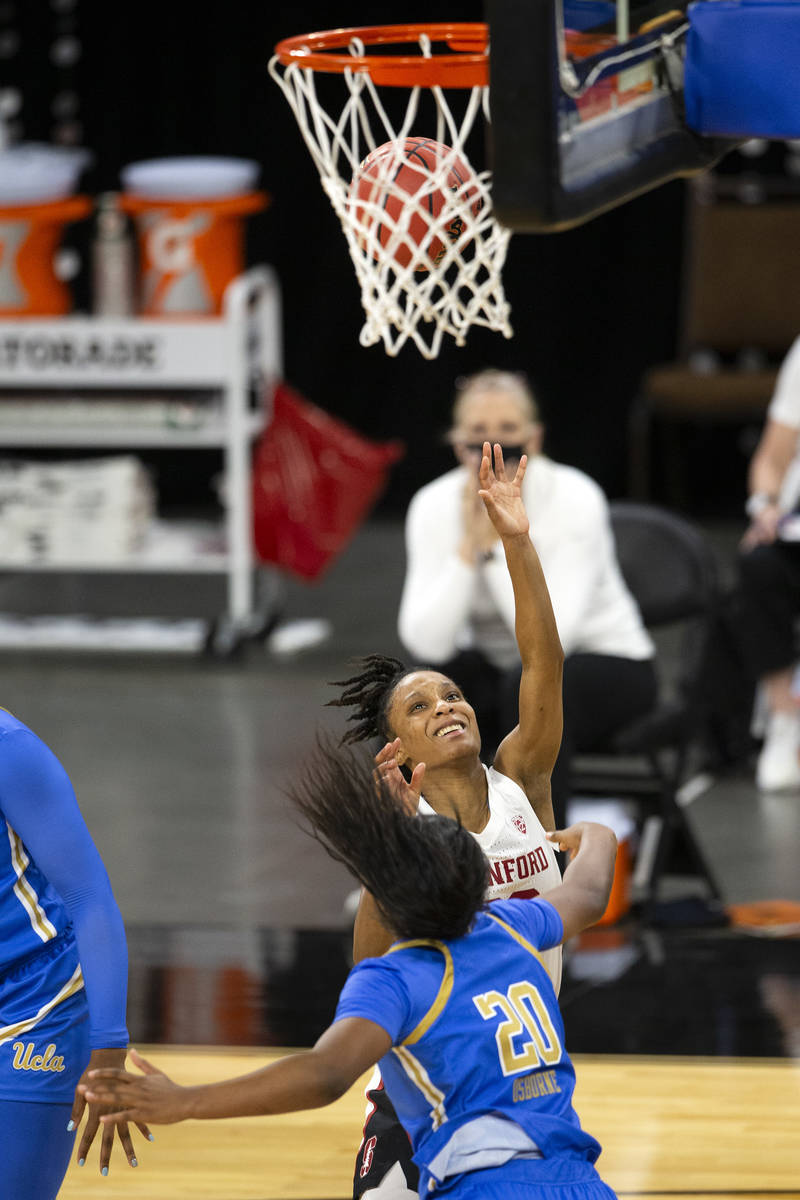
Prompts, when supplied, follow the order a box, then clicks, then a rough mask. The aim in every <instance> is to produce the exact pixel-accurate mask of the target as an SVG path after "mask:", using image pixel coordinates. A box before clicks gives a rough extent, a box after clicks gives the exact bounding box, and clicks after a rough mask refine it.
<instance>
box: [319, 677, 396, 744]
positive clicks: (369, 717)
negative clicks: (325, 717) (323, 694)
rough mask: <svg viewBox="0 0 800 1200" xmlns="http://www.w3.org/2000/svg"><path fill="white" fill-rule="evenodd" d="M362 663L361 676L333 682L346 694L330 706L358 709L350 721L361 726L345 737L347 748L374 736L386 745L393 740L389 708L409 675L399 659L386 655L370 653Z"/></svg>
mask: <svg viewBox="0 0 800 1200" xmlns="http://www.w3.org/2000/svg"><path fill="white" fill-rule="evenodd" d="M360 663H361V670H360V671H359V672H358V674H357V675H351V677H350V678H349V679H334V680H332V683H333V686H334V687H340V688H343V689H344V691H343V692H342V694H341V695H340V696H339V697H338V699H336V700H329V701H328V704H329V705H330V706H332V707H333V708H354V709H355V712H351V713H350V715H349V717H348V718H347V719H348V721H355V722H357V724H356V725H355V727H354V728H353V729H348V730H347V732H346V733H345V735H344V736H343V738H342V745H343V746H346V745H348V744H352V743H353V742H363V741H366V740H367V739H368V738H373V737H377V738H380V739H381V741H384V742H388V741H389V740H390V735H391V729H390V728H389V720H388V716H389V705H390V704H391V700H392V694H393V692H394V689H395V688H396V687H397V685H398V683H399V682H400V680H401V679H403V678H404V677H405V676H406V675H407V674H408V668H407V667H406V666H405V665H404V664H403V663H401V662H400V659H399V658H390V657H388V656H386V655H383V654H368V655H366V656H365V657H364V658H362V659H361V660H360Z"/></svg>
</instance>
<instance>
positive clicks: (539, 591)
mask: <svg viewBox="0 0 800 1200" xmlns="http://www.w3.org/2000/svg"><path fill="white" fill-rule="evenodd" d="M489 456H490V447H489V444H488V443H486V444H485V445H484V451H483V461H482V462H481V470H480V481H481V489H480V496H481V498H482V499H483V502H484V504H485V505H486V510H487V512H488V514H489V518H490V519H491V521H492V524H493V525H494V527H495V529H496V530H497V532H498V534H499V536H500V540H501V542H502V545H503V551H504V553H505V558H506V565H507V567H508V573H509V575H510V577H511V584H512V587H513V589H514V611H515V624H514V632H515V636H516V639H517V646H518V648H519V654H520V660H521V663H522V677H521V680H520V691H519V724H518V725H517V726H516V727H515V728H514V729H513V730H512V731H511V732H510V733H509V734H508V735H507V737H506V738H505V739H504V740H503V742H502V743H501V744H500V748H499V749H498V751H497V755H496V757H495V766H496V767H497V769H498V771H501V772H502V773H503V774H504V775H508V776H509V777H510V778H511V779H514V780H516V781H517V782H518V783H519V784H520V785H521V786H522V787H523V789H524V790H525V792H526V793H527V794H528V796H529V797H530V798H531V801H532V803H534V807H536V808H537V815H539V818H540V820H542V813H541V812H540V811H539V809H540V807H543V808H544V809H547V808H548V807H549V787H548V786H547V781H548V780H549V776H550V772H551V771H552V769H553V764H554V762H555V760H556V756H557V754H558V749H559V746H560V744H561V731H562V724H563V721H562V708H561V674H562V668H563V663H564V652H563V650H562V649H561V642H560V641H559V637H558V629H557V627H556V622H555V617H554V616H553V607H552V605H551V603H550V596H549V594H548V591H547V584H546V583H545V579H544V574H543V572H542V568H541V564H540V562H539V556H538V554H537V553H536V550H535V549H534V546H533V543H532V541H531V539H530V533H529V529H530V525H529V521H528V514H527V513H526V511H525V506H524V504H523V502H522V480H523V478H524V476H525V469H526V466H527V458H526V457H525V456H524V455H523V458H522V460H521V462H520V464H519V467H518V469H517V473H516V475H515V477H514V479H513V480H508V479H507V478H506V471H505V466H504V464H503V454H502V450H501V449H500V447H499V446H495V448H494V460H495V465H494V469H492V466H491V461H490V457H489ZM542 823H543V824H546V823H545V821H544V820H543V821H542ZM546 827H549V828H552V810H550V813H549V825H546Z"/></svg>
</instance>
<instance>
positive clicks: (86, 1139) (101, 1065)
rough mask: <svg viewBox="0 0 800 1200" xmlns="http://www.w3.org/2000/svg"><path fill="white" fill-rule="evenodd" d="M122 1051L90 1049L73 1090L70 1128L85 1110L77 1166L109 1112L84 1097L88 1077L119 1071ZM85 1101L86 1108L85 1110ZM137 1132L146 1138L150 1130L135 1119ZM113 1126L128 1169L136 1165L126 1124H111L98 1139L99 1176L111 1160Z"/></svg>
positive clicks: (122, 1055) (124, 1122)
mask: <svg viewBox="0 0 800 1200" xmlns="http://www.w3.org/2000/svg"><path fill="white" fill-rule="evenodd" d="M126 1054H127V1051H126V1050H117V1049H106V1050H93V1051H92V1053H91V1055H90V1057H89V1063H88V1066H87V1067H86V1070H85V1071H84V1072H83V1074H82V1075H81V1077H80V1079H79V1080H78V1086H77V1088H76V1090H75V1099H74V1101H73V1103H72V1112H71V1113H70V1127H71V1128H74V1127H75V1126H77V1125H79V1124H80V1121H81V1117H82V1116H83V1115H84V1111H85V1110H86V1124H85V1125H84V1127H83V1133H82V1135H81V1139H80V1143H79V1145H78V1162H79V1164H80V1165H81V1166H83V1164H84V1163H85V1161H86V1155H87V1154H88V1153H89V1147H90V1146H91V1144H92V1142H93V1141H94V1139H95V1134H96V1133H97V1131H98V1129H99V1128H100V1123H101V1121H102V1120H103V1117H104V1115H105V1114H106V1113H108V1112H109V1111H110V1109H109V1108H108V1105H106V1104H104V1103H103V1102H102V1101H100V1100H96V1099H95V1097H94V1096H90V1095H89V1094H88V1090H87V1089H88V1087H89V1075H90V1072H94V1071H95V1070H98V1069H105V1070H112V1071H113V1070H121V1068H122V1067H124V1066H125V1056H126ZM87 1100H88V1102H89V1103H88V1109H87ZM135 1123H136V1125H137V1126H138V1128H139V1130H140V1131H141V1132H142V1133H143V1134H144V1136H145V1137H146V1138H148V1139H150V1131H149V1129H148V1128H147V1126H146V1125H142V1124H141V1123H140V1121H139V1120H138V1119H136V1121H135ZM115 1127H116V1131H117V1136H118V1137H119V1140H120V1142H121V1143H122V1149H123V1150H124V1151H125V1157H126V1158H127V1160H128V1162H129V1163H130V1165H131V1166H132V1167H135V1166H137V1165H138V1164H137V1162H136V1155H135V1153H134V1149H133V1142H132V1141H131V1135H130V1132H129V1130H128V1123H127V1121H119V1122H118V1123H116V1126H115V1125H113V1124H112V1125H104V1126H103V1134H102V1137H101V1139H100V1171H101V1173H102V1174H104V1175H107V1174H108V1165H109V1162H110V1160H111V1147H112V1146H113V1144H114V1129H115Z"/></svg>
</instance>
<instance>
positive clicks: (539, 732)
mask: <svg viewBox="0 0 800 1200" xmlns="http://www.w3.org/2000/svg"><path fill="white" fill-rule="evenodd" d="M494 458H495V469H494V470H492V466H491V459H490V447H489V445H488V443H486V444H484V448H483V459H482V462H481V467H480V484H481V488H480V492H479V495H480V496H481V497H482V498H483V501H484V504H485V506H486V509H487V512H488V515H489V517H490V519H491V521H492V523H493V525H494V527H495V529H496V530H497V532H498V534H499V535H500V538H501V541H502V545H503V550H504V552H505V558H506V564H507V567H508V571H509V573H510V576H511V581H512V584H513V588H514V599H515V610H516V611H515V617H516V627H515V633H516V639H517V645H518V647H519V653H520V659H521V662H522V679H521V684H520V695H519V724H518V725H517V726H516V728H514V729H513V730H512V731H511V732H510V733H509V734H508V736H507V737H506V738H505V739H504V741H503V742H502V743H501V744H500V746H499V747H498V750H497V754H496V755H495V759H494V763H493V765H492V766H491V767H486V766H484V765H483V764H482V763H481V760H480V748H481V739H480V731H479V729H478V726H477V722H476V719H475V713H474V710H473V709H472V707H471V705H470V704H469V703H468V701H467V699H466V697H465V696H464V694H463V693H462V692H461V690H460V688H459V687H458V686H457V685H456V684H455V683H454V682H453V681H452V680H451V679H449V678H448V677H447V676H445V675H442V674H441V672H439V671H431V670H425V671H420V670H414V671H410V672H409V671H407V670H406V669H405V667H404V666H403V664H402V663H400V662H398V661H397V660H396V659H393V658H383V657H380V656H378V655H372V656H370V657H369V658H367V659H365V660H364V669H363V670H362V672H361V673H360V674H359V675H356V676H354V677H353V678H351V679H348V680H343V681H341V683H342V686H343V687H344V691H343V693H342V695H341V696H340V698H339V699H338V700H334V701H332V702H331V703H332V704H334V705H344V706H353V707H354V709H355V711H354V712H353V713H352V714H351V715H350V718H349V720H351V721H354V722H356V724H355V725H354V727H353V729H352V730H351V731H350V732H349V733H348V734H347V735H346V736H345V739H344V740H345V741H346V742H355V741H361V740H362V739H365V738H372V737H380V738H381V739H383V740H384V741H385V743H386V744H385V745H384V747H383V749H382V750H381V751H380V753H379V754H378V755H377V756H376V763H377V767H378V770H379V771H381V772H382V773H384V774H387V775H388V776H390V777H392V779H393V786H394V787H395V788H398V787H401V786H402V779H401V777H400V771H401V769H402V770H403V771H404V774H405V776H406V778H407V779H408V780H409V783H408V786H407V788H405V793H406V799H407V802H408V803H409V804H413V805H414V806H416V805H418V806H419V810H420V812H423V813H432V812H438V813H440V814H443V815H445V816H452V815H453V814H454V812H455V811H456V810H457V811H458V813H459V817H460V820H461V822H462V824H463V825H464V826H465V828H466V829H468V830H469V831H470V832H471V833H472V834H473V835H474V837H475V838H476V839H477V841H478V843H479V845H480V846H481V849H482V850H483V852H484V854H485V855H486V857H487V858H488V859H489V864H490V876H489V886H488V888H487V899H490V900H498V899H508V898H509V897H511V896H516V897H523V898H524V897H532V896H537V895H542V894H545V893H548V892H549V891H550V889H551V888H553V887H556V886H557V885H558V884H560V882H561V873H560V871H559V869H558V864H557V862H556V856H555V852H554V850H553V846H552V844H551V843H550V842H549V841H548V839H547V837H546V835H545V830H547V829H553V826H554V819H553V809H552V804H551V800H550V773H551V771H552V768H553V764H554V762H555V760H556V756H557V754H558V749H559V745H560V741H561V728H562V706H561V667H562V661H563V654H562V650H561V643H560V641H559V638H558V632H557V629H556V623H555V618H554V617H553V610H552V607H551V604H550V597H549V595H548V592H547V587H546V584H545V581H544V576H543V574H542V570H541V567H540V566H539V559H538V556H537V554H536V550H535V549H534V547H533V544H532V542H531V539H530V536H529V522H528V517H527V514H526V512H525V507H524V504H523V501H522V481H523V478H524V476H525V470H526V466H527V458H526V456H524V455H523V456H522V460H521V462H520V464H519V467H518V469H517V471H516V473H515V476H514V479H513V480H508V479H507V478H506V472H505V468H504V464H503V456H502V450H501V449H500V447H499V446H495V448H494ZM423 763H424V766H423V765H422V764H423ZM423 774H424V783H423ZM423 789H424V796H421V794H420V793H421V791H422V790H423ZM390 942H391V935H390V934H389V933H388V931H387V930H386V928H385V927H384V925H383V924H382V922H381V921H380V917H379V914H377V912H376V910H375V905H374V903H373V901H372V898H371V897H370V896H369V894H368V893H366V892H365V893H364V895H363V896H362V899H361V903H360V905H359V910H358V913H357V916H356V924H355V931H354V946H353V952H354V958H355V960H356V961H359V959H361V958H364V957H368V956H373V955H378V954H382V953H383V952H384V951H385V950H386V949H387V948H388V946H389V945H390ZM544 960H545V962H546V964H547V967H548V969H549V971H550V976H551V979H552V980H553V984H554V987H555V990H556V993H557V992H558V989H559V985H560V981H561V948H560V946H558V947H556V948H554V949H551V950H548V951H546V952H545V954H544ZM417 1184H418V1178H417V1172H416V1168H415V1167H414V1164H413V1163H412V1162H411V1154H410V1147H409V1142H408V1138H407V1136H406V1134H405V1131H404V1130H403V1128H402V1126H401V1125H400V1123H399V1122H398V1121H397V1118H396V1117H395V1114H394V1112H393V1110H392V1106H391V1104H390V1102H389V1099H388V1097H387V1095H386V1091H385V1089H384V1088H383V1086H382V1083H381V1080H380V1077H379V1075H378V1074H377V1072H376V1075H375V1077H373V1079H371V1080H370V1083H369V1085H368V1088H367V1110H366V1119H365V1124H364V1131H363V1137H362V1140H361V1145H360V1147H359V1151H358V1155H357V1158H356V1165H355V1173H354V1179H353V1194H354V1197H356V1200H358V1198H359V1197H361V1200H373V1198H374V1200H410V1198H411V1197H413V1196H414V1195H416V1190H417Z"/></svg>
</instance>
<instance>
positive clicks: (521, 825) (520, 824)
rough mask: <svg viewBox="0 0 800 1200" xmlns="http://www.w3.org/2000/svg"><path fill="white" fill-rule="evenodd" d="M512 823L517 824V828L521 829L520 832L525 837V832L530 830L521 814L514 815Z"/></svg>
mask: <svg viewBox="0 0 800 1200" xmlns="http://www.w3.org/2000/svg"><path fill="white" fill-rule="evenodd" d="M511 824H512V825H515V826H516V828H517V829H518V830H519V831H520V833H521V834H522V835H523V837H524V836H525V834H526V833H527V832H528V827H527V825H526V824H525V822H524V821H523V819H522V817H520V816H519V815H517V816H516V817H514V819H513V820H512V822H511Z"/></svg>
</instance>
